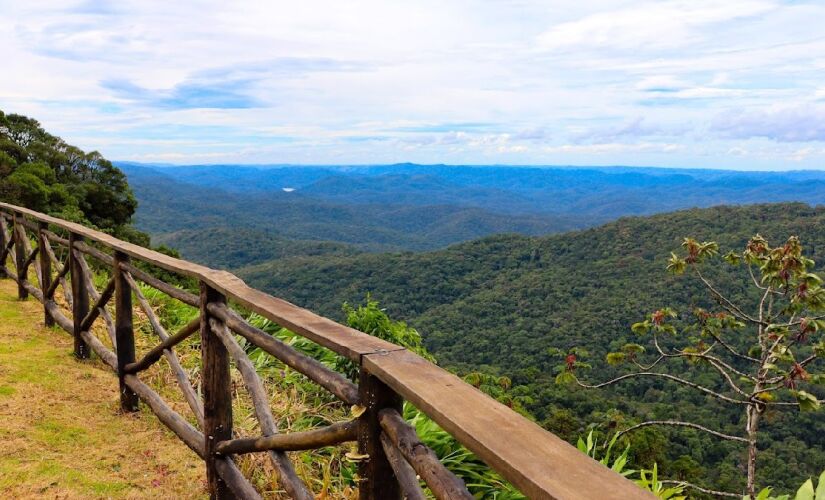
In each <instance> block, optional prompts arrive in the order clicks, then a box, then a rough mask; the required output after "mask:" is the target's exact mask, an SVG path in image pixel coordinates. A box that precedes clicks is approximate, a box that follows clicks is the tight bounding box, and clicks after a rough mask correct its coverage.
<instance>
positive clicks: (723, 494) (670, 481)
mask: <svg viewBox="0 0 825 500" xmlns="http://www.w3.org/2000/svg"><path fill="white" fill-rule="evenodd" d="M659 482H660V483H662V484H673V485H676V486H684V487H686V488H691V489H694V490H696V491H700V492H702V493H707V494H708V495H717V496H720V497H734V498H742V495H740V494H739V493H729V492H727V491H717V490H709V489H707V488H702V487H701V486H696V485H695V484H692V483H689V482H687V481H677V480H674V479H663V480H661V481H659Z"/></svg>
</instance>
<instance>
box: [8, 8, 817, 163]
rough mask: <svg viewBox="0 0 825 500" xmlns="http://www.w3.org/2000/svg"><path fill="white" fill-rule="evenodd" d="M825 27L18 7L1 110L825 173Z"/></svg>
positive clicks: (362, 145) (388, 147) (745, 19)
mask: <svg viewBox="0 0 825 500" xmlns="http://www.w3.org/2000/svg"><path fill="white" fill-rule="evenodd" d="M35 3H36V5H34V4H35ZM822 19H825V6H823V5H822V4H821V3H820V2H814V1H811V2H805V1H794V2H790V1H788V2H782V1H775V0H729V1H727V2H717V1H708V0H693V1H682V0H676V1H671V0H664V1H659V0H656V1H649V2H639V1H622V2H615V1H607V0H595V1H591V2H579V3H576V4H571V3H570V2H562V1H560V0H558V1H556V0H545V1H533V0H506V1H496V2H491V1H489V0H457V1H451V2H436V1H434V0H422V1H419V2H386V1H380V0H373V1H370V0H359V1H355V2H333V1H326V0H325V1H319V0H307V1H305V2H291V3H282V2H277V3H273V2H254V1H251V0H239V1H237V2H216V1H211V0H201V1H197V2H172V3H169V2H164V3H161V2H152V1H149V2H137V1H134V2H132V1H123V2H117V3H111V2H92V1H85V2H78V3H76V4H74V5H70V6H68V7H67V6H66V5H65V4H64V2H53V3H50V2H28V3H26V2H12V1H6V0H0V55H2V60H3V61H4V70H5V71H4V73H5V74H4V75H3V78H0V109H3V110H4V111H6V112H18V113H24V114H28V115H31V116H34V117H36V118H38V119H40V120H41V121H42V122H43V124H44V126H46V127H47V128H48V129H49V130H52V131H54V132H56V133H58V134H60V135H61V136H63V137H64V138H65V139H66V140H68V141H69V142H72V143H77V144H79V145H81V146H82V147H84V148H88V149H98V150H100V151H102V152H103V153H104V154H105V155H106V156H108V157H110V158H114V159H122V160H140V161H159V162H164V161H168V162H174V163H199V162H208V163H218V162H243V163H347V164H362V163H385V162H395V161H415V162H428V163H436V162H444V163H513V164H601V165H605V164H624V165H663V166H693V167H714V168H725V167H733V168H745V169H749V168H752V169H785V168H825V86H823V82H825V34H824V33H823V31H822V29H821V20H822Z"/></svg>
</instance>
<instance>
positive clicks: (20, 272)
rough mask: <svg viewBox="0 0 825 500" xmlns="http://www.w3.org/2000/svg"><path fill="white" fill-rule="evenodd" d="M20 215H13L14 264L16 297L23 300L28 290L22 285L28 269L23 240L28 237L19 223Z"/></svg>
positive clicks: (27, 294)
mask: <svg viewBox="0 0 825 500" xmlns="http://www.w3.org/2000/svg"><path fill="white" fill-rule="evenodd" d="M21 219H22V216H21V215H19V214H15V215H14V265H15V267H16V268H17V297H18V298H19V299H20V300H23V299H25V298H27V297H28V296H29V292H28V291H27V290H26V287H25V286H24V285H23V282H24V281H26V272H27V271H28V269H27V268H26V266H25V262H26V248H25V247H24V246H23V242H24V241H25V240H26V239H27V238H28V237H27V236H26V230H25V229H24V228H23V226H22V225H21V222H20V221H21Z"/></svg>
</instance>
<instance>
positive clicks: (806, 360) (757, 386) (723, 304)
mask: <svg viewBox="0 0 825 500" xmlns="http://www.w3.org/2000/svg"><path fill="white" fill-rule="evenodd" d="M683 247H684V251H685V253H684V254H683V255H676V254H675V253H673V254H671V258H670V261H669V263H668V270H669V271H671V272H673V273H675V274H682V273H685V272H686V271H690V272H691V274H692V276H693V277H695V279H697V280H698V281H699V282H700V283H701V284H702V285H703V287H704V289H705V290H706V291H707V293H709V294H710V296H711V297H712V298H713V300H714V301H715V303H716V304H717V306H718V310H715V311H709V310H705V309H701V308H694V309H693V311H692V312H691V313H690V314H684V315H679V314H677V313H676V311H675V310H674V309H672V308H669V307H665V308H662V309H659V310H657V311H654V312H653V313H651V314H649V315H648V316H647V317H646V318H645V320H644V321H641V322H639V323H636V324H634V325H633V327H632V330H633V332H634V333H636V334H638V335H640V336H645V337H648V339H649V345H648V346H647V347H645V346H643V345H641V344H635V343H632V344H626V345H624V346H623V347H622V348H621V350H620V351H618V352H611V353H609V354H607V356H606V362H607V363H608V364H611V365H619V364H626V365H629V366H631V367H633V369H632V371H630V372H629V373H626V374H624V375H621V376H618V377H615V378H613V379H611V380H607V381H605V382H601V383H595V384H591V383H587V382H584V381H582V380H581V379H580V378H579V376H578V375H577V371H580V370H581V369H585V368H587V367H588V366H589V365H587V364H586V363H584V362H583V361H582V360H581V359H580V358H581V355H582V352H581V351H580V350H578V351H577V350H575V349H573V350H571V351H569V352H567V353H562V352H560V351H558V350H555V351H553V353H554V354H556V355H559V356H564V361H565V363H564V364H563V365H561V369H560V373H559V375H558V377H557V382H559V383H567V382H573V383H575V384H578V385H579V386H581V387H585V388H589V389H595V388H600V387H607V386H610V385H613V384H618V383H620V382H623V381H628V380H631V379H634V378H642V377H644V378H658V379H661V380H664V381H667V382H670V383H676V384H680V385H683V386H686V387H689V388H691V389H693V390H696V391H699V392H701V393H703V394H704V395H705V396H706V397H707V398H709V399H711V400H716V401H719V402H721V403H723V404H727V405H734V406H736V407H739V408H741V409H742V412H743V416H744V418H743V420H742V428H741V431H740V432H739V433H731V432H728V431H726V430H718V429H711V428H709V427H706V426H705V425H703V424H704V422H692V421H685V420H679V419H672V420H670V419H668V420H648V421H644V422H640V423H638V424H636V425H632V426H630V427H628V428H625V429H624V430H622V431H620V432H619V436H622V435H625V434H627V433H629V432H632V431H635V430H637V429H641V428H644V427H648V426H671V427H680V428H688V429H694V430H698V431H701V432H705V433H707V434H709V435H711V436H713V437H714V438H718V439H722V440H727V441H735V442H738V443H741V444H742V445H743V446H744V447H745V448H746V449H747V455H746V459H745V468H746V471H747V482H746V486H745V490H746V491H745V493H746V494H747V495H749V496H750V497H751V498H755V495H756V467H757V457H758V454H759V448H758V440H759V430H760V427H759V424H760V419H761V418H762V416H763V415H764V414H765V412H766V411H769V410H771V411H773V410H776V411H788V410H797V411H812V410H818V409H819V408H820V406H821V404H822V402H823V401H822V399H821V398H820V397H818V396H817V395H816V394H817V392H818V391H821V389H822V387H821V386H822V385H823V383H825V374H822V373H812V371H811V370H812V369H813V368H814V367H815V366H817V362H818V361H819V360H821V359H822V358H823V357H825V335H823V333H825V314H823V311H825V289H823V287H822V279H821V278H820V277H819V276H818V275H816V274H815V273H813V272H811V269H813V266H814V262H813V261H812V260H811V259H809V258H807V257H806V256H805V255H804V254H803V250H802V245H801V244H800V241H799V239H798V238H797V237H795V236H792V237H790V238H788V240H787V241H786V242H785V243H784V244H782V245H780V246H777V247H771V246H770V245H769V243H768V241H766V240H765V239H764V238H762V237H761V236H759V235H756V236H754V237H753V238H751V239H750V241H749V242H748V243H747V245H746V247H745V248H744V250H743V251H742V252H741V253H736V252H729V253H727V254H725V255H724V257H723V258H722V259H723V260H724V261H725V262H727V264H728V265H732V266H743V267H744V269H745V271H744V272H746V274H747V279H748V281H749V282H750V283H751V286H752V287H753V288H754V289H755V291H756V292H758V293H757V294H755V296H757V297H758V299H757V302H756V304H755V305H754V306H752V307H748V306H746V305H745V304H742V303H735V302H734V301H733V300H731V299H730V298H729V297H728V295H726V294H725V293H724V292H723V291H722V290H721V287H720V286H719V284H718V283H714V282H713V281H712V279H711V278H709V277H708V274H707V269H708V267H709V264H711V262H713V261H714V260H715V259H717V258H718V256H719V247H718V245H717V244H716V243H715V242H702V243H700V242H698V241H696V240H694V239H691V238H686V239H685V240H684V243H683ZM651 348H652V357H651V358H650V359H643V358H646V355H645V353H646V352H647V351H648V350H650V349H651ZM674 362H675V363H680V362H681V363H690V364H693V365H697V366H704V367H707V368H708V369H709V370H710V371H711V372H715V373H716V374H717V378H716V382H715V383H708V382H707V378H706V377H701V378H702V381H699V380H698V379H699V378H700V376H701V375H702V373H701V372H702V371H701V370H691V371H688V372H687V373H693V374H695V377H692V376H690V375H688V376H676V375H673V374H671V373H667V371H666V366H667V365H668V363H674ZM680 372H682V373H684V370H680ZM674 407H675V408H678V405H675V406H674ZM699 489H700V490H703V491H707V490H704V489H702V488H699ZM714 493H717V494H722V495H728V496H738V494H736V493H732V492H714Z"/></svg>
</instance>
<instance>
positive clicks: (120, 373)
mask: <svg viewBox="0 0 825 500" xmlns="http://www.w3.org/2000/svg"><path fill="white" fill-rule="evenodd" d="M128 261H129V256H128V255H126V254H123V253H121V252H117V253H115V259H114V262H113V264H112V281H113V282H114V286H115V339H116V345H117V377H118V381H119V383H120V408H121V410H123V411H126V412H131V411H137V410H138V396H137V394H136V393H135V392H134V391H133V390H132V389H131V387H129V386H128V385H126V380H125V377H126V366H127V365H129V364H130V363H134V362H135V330H134V324H133V319H132V288H131V287H130V286H129V282H128V281H126V277H125V276H124V274H125V273H124V271H123V270H122V269H121V268H120V265H119V264H120V263H121V262H128ZM107 289H108V287H107ZM105 296H106V295H105V293H102V294H101V297H100V300H99V301H98V302H103V300H104V299H105ZM104 303H105V302H104ZM101 308H102V307H101Z"/></svg>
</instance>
